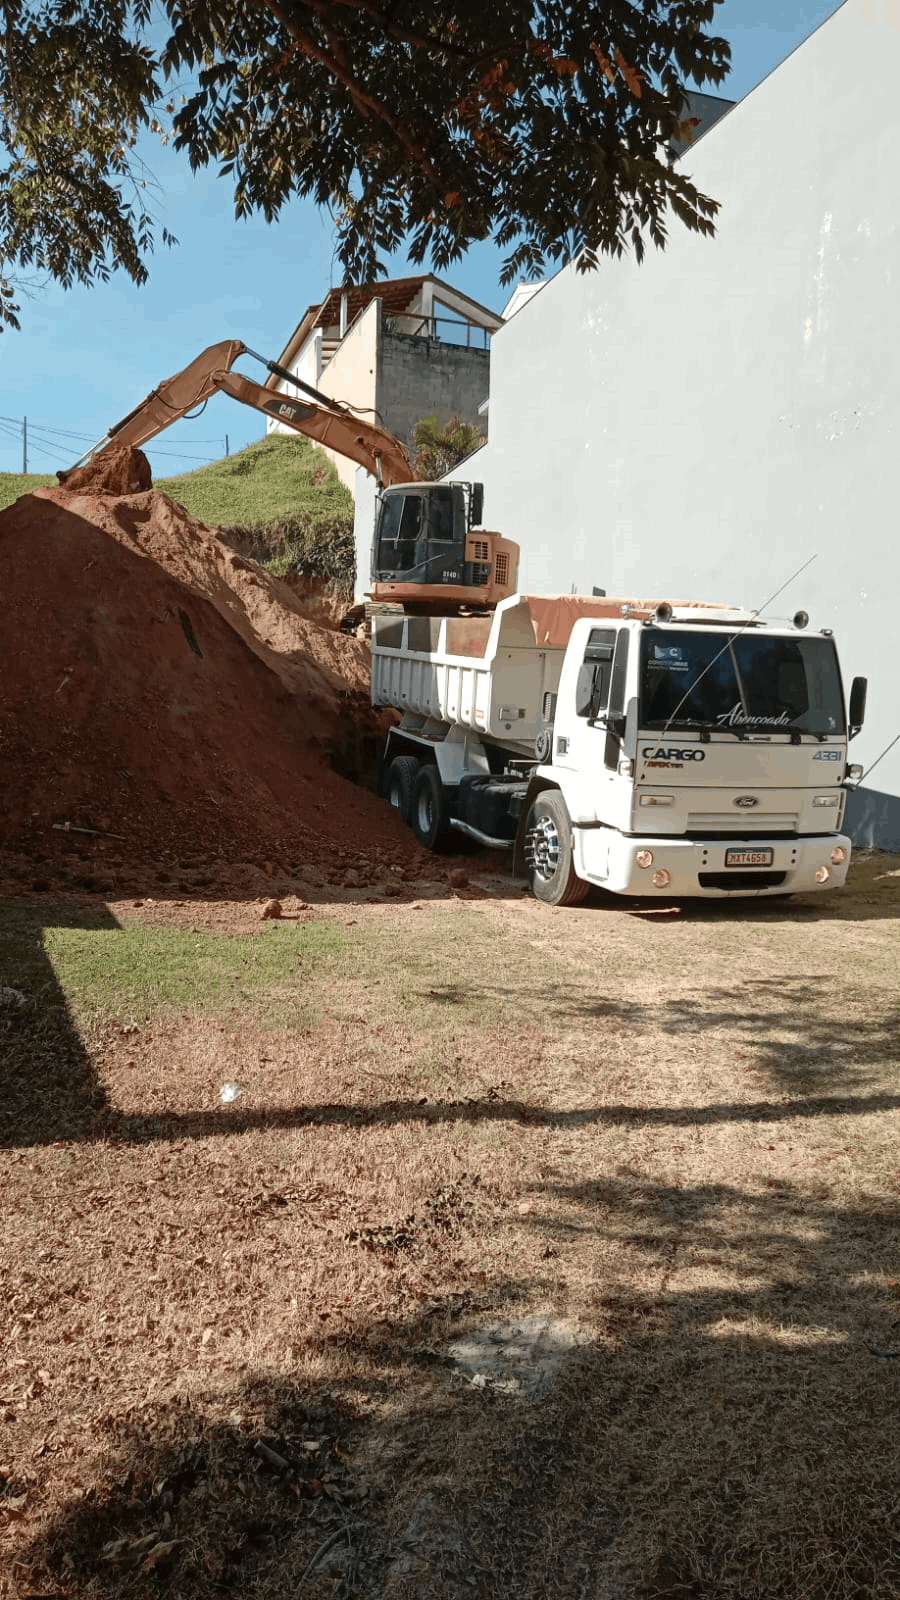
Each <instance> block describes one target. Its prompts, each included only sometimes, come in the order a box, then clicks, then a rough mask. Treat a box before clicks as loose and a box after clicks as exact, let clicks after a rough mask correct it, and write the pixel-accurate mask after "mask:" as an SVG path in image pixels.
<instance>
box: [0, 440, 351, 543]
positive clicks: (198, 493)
mask: <svg viewBox="0 0 900 1600" xmlns="http://www.w3.org/2000/svg"><path fill="white" fill-rule="evenodd" d="M46 484H50V485H52V486H53V487H55V486H56V477H55V476H54V475H52V474H46V473H38V472H28V473H23V472H3V473H0V511H2V510H5V508H6V507H7V506H11V505H12V504H13V502H14V501H15V500H18V499H19V497H20V496H21V495H23V494H30V493H31V491H32V490H33V489H37V488H38V487H39V486H43V485H46ZM156 487H157V488H158V489H162V490H163V491H164V493H165V494H168V495H171V497H172V499H173V500H177V501H178V503H179V505H182V506H184V508H185V510H186V511H189V512H190V514H191V516H192V517H196V518H197V519H198V521H200V522H211V523H212V524H213V525H214V526H225V527H228V526H231V527H233V526H235V525H238V524H242V523H260V522H276V521H278V520H279V519H280V518H283V517H292V516H296V515H298V514H299V513H302V512H305V511H308V512H315V513H316V515H337V514H339V513H341V512H343V513H345V514H347V515H349V514H351V513H352V510H353V498H352V496H351V494H350V493H349V491H348V490H347V489H345V488H344V486H343V484H342V483H341V481H340V479H339V477H338V475H337V473H336V472H335V470H334V467H333V466H332V464H331V462H330V461H329V459H328V457H327V456H326V455H324V454H323V452H322V451H321V450H317V449H315V447H314V446H313V445H312V444H311V443H310V441H309V440H308V439H304V438H303V437H302V436H301V435H300V434H298V435H297V436H296V437H295V438H291V437H290V436H288V435H286V434H269V435H267V436H266V438H264V439H260V440H258V441H257V443H256V444H251V445H248V446H247V448H246V450H241V451H240V452H239V453H238V454H237V455H234V456H228V457H226V459H225V460H224V461H214V462H213V463H212V465H211V466H208V467H200V469H199V470H198V471H197V472H186V473H184V474H183V475H182V476H181V477H179V478H158V479H156Z"/></svg>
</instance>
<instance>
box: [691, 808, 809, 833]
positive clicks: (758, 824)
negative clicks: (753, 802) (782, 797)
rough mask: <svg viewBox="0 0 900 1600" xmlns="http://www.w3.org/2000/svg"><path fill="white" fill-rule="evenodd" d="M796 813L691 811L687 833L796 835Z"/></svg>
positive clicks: (797, 818)
mask: <svg viewBox="0 0 900 1600" xmlns="http://www.w3.org/2000/svg"><path fill="white" fill-rule="evenodd" d="M799 820H800V819H799V816H798V813H797V812H796V811H762V812H754V811H738V810H734V811H691V812H690V813H689V814H688V819H687V831H688V833H693V834H697V833H700V834H703V833H707V834H708V833H738V834H742V835H743V834H748V833H781V834H788V833H796V832H797V825H798V822H799Z"/></svg>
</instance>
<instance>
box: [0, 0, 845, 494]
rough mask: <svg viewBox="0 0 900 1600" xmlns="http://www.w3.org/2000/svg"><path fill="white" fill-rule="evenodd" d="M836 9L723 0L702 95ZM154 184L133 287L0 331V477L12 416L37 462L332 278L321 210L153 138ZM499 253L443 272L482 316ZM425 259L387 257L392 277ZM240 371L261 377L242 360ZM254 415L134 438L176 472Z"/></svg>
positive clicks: (275, 334)
mask: <svg viewBox="0 0 900 1600" xmlns="http://www.w3.org/2000/svg"><path fill="white" fill-rule="evenodd" d="M837 8H838V0H724V4H723V5H722V6H721V8H720V10H719V13H718V16H717V20H716V24H715V26H716V31H717V32H719V33H721V34H723V35H724V37H725V38H727V39H728V40H729V42H730V44H731V48H732V71H731V76H730V78H729V79H728V80H727V81H726V83H724V84H723V85H722V86H721V89H720V90H719V91H718V92H719V93H721V94H722V95H724V96H725V97H726V98H728V99H732V100H740V99H742V98H743V97H744V96H745V95H746V94H748V93H749V92H750V90H751V89H753V88H754V87H755V85H756V84H757V83H759V82H760V80H761V79H762V78H764V77H765V76H766V75H767V73H769V72H771V71H772V70H773V69H774V68H775V67H776V66H778V64H779V62H781V61H783V60H784V58H785V56H787V55H789V54H790V52H791V51H792V50H794V49H795V48H796V47H797V46H798V45H799V44H801V43H802V42H803V40H804V39H805V38H807V37H808V35H809V34H810V33H812V32H813V30H814V29H815V28H816V27H818V26H819V24H820V23H821V22H823V21H824V20H825V19H826V17H829V16H830V15H831V14H832V13H833V12H834V11H835V10H837ZM148 159H150V162H151V166H152V171H153V174H154V176H155V179H156V181H157V184H158V186H159V187H158V193H157V195H156V199H155V202H154V205H153V209H154V211H155V214H156V215H157V217H158V219H159V222H160V224H162V225H164V226H165V227H167V228H168V229H169V230H170V231H171V232H172V233H174V234H175V235H176V237H177V238H178V240H179V244H178V245H177V246H176V247H175V248H173V249H171V250H168V249H165V248H164V247H162V246H160V247H159V249H158V252H157V254H156V255H155V256H154V257H153V258H152V260H151V262H150V281H149V283H148V284H147V285H146V286H145V287H144V288H143V289H137V288H135V287H134V285H133V284H131V283H130V282H129V281H128V279H126V278H125V276H124V275H123V274H121V273H120V274H118V275H116V276H115V277H114V278H112V279H111V280H110V282H109V283H108V284H105V285H99V286H98V287H96V288H93V289H81V288H76V289H72V290H68V291H65V290H62V289H60V288H59V287H57V286H56V285H53V284H50V285H46V286H44V287H40V286H35V288H34V290H33V291H32V293H31V295H30V296H28V297H25V298H22V299H21V312H20V320H21V323H22V331H21V332H20V333H13V332H9V331H6V332H4V333H2V334H0V472H21V470H22V420H23V418H25V417H27V419H28V469H29V471H31V472H46V473H52V472H55V471H56V470H57V468H59V467H66V466H69V465H71V464H72V462H73V461H74V460H76V459H77V457H78V456H79V455H80V454H81V453H82V451H83V450H85V449H87V448H88V446H89V445H91V444H93V443H96V442H97V440H99V439H100V438H101V437H102V436H103V434H104V433H105V432H106V429H107V428H108V427H109V426H110V425H111V424H112V423H114V422H116V421H118V420H119V418H121V417H123V416H124V415H125V413H126V412H127V411H129V410H130V409H131V408H132V406H134V405H136V404H137V403H138V401H140V400H142V399H143V397H144V396H145V395H146V394H147V393H148V392H149V390H150V389H152V388H153V387H154V386H155V385H156V384H157V383H159V382H160V381H161V380H162V379H163V378H167V377H170V376H171V375H172V373H174V372H177V371H178V370H179V369H180V368H181V367H183V366H186V365H187V363H188V362H189V361H191V360H192V359H193V358H194V356H196V355H198V354H199V352H200V351H201V350H202V349H204V348H205V346H206V345H208V344H214V343H216V342H217V341H218V340H220V339H228V338H237V339H241V340H243V342H244V344H246V345H248V346H249V347H250V348H251V349H253V350H257V351H259V352H260V353H261V354H263V355H266V356H269V357H272V358H277V356H278V355H279V353H280V351H281V350H282V349H283V347H284V345H285V344H286V342H287V339H288V337H289V336H290V334H291V332H292V331H293V329H294V327H295V326H296V324H297V322H298V321H299V319H300V317H301V316H302V314H303V312H304V311H305V310H306V307H307V306H308V305H312V304H316V303H318V302H319V301H320V300H322V299H323V298H324V296H325V295H326V293H327V292H328V289H329V287H330V286H331V285H332V284H333V283H337V282H339V280H340V274H339V270H338V268H337V265H336V263H335V262H334V260H333V244H334V233H333V229H332V227H331V224H330V221H329V219H328V218H327V217H325V216H324V215H323V214H322V213H320V212H319V211H318V210H317V209H316V207H315V206H314V205H312V204H311V203H308V202H302V203H301V202H294V203H293V204H292V205H291V206H289V207H288V208H287V209H286V210H285V211H284V212H283V213H282V216H281V219H280V220H279V222H278V223H276V224H275V225H274V226H268V225H266V223H264V222H263V221H262V220H259V219H251V220H249V221H241V222H237V221H235V219H234V215H233V206H232V201H231V198H230V192H229V188H228V180H227V179H222V178H217V177H216V176H215V175H214V173H212V172H206V173H201V174H196V175H195V174H192V173H191V171H190V168H189V166H188V163H187V159H186V157H182V156H178V155H176V154H175V153H174V152H172V151H170V150H164V149H162V148H161V147H159V146H158V145H156V144H153V146H152V149H151V150H150V153H149V157H148ZM500 265H501V253H500V252H499V251H497V250H495V249H494V248H493V247H492V246H490V245H481V246H478V247H477V248H475V249H473V250H472V251H470V252H469V254H468V255H467V256H466V257H465V258H464V259H463V261H461V262H460V263H459V264H458V265H457V266H456V267H454V268H453V270H452V271H451V272H449V273H447V274H445V275H444V276H446V277H447V278H448V279H449V281H451V282H452V283H453V284H454V286H455V287H456V288H458V289H460V290H462V291H463V292H465V293H466V294H468V295H471V296H472V298H473V299H475V300H478V301H480V302H481V303H482V304H483V305H486V306H488V307H489V308H490V309H491V310H493V311H498V312H499V311H502V309H503V306H504V304H505V303H506V301H507V299H508V298H509V294H510V292H511V291H510V289H508V288H501V287H500V284H499V281H498V279H499V272H500ZM423 270H427V267H425V268H423V267H409V266H408V264H407V262H406V260H405V258H402V257H400V258H397V259H396V260H395V261H394V262H393V263H392V265H391V275H392V276H396V277H399V276H402V275H404V274H405V273H406V272H407V271H413V272H420V271H423ZM241 366H242V370H244V371H247V372H248V373H250V374H252V375H254V376H259V377H260V378H262V376H263V369H262V368H260V367H257V366H256V364H255V363H248V362H247V361H246V360H244V361H243V362H242V363H241ZM264 432H265V422H264V419H263V418H262V417H261V416H260V415H259V414H258V413H256V412H255V411H252V410H250V409H248V408H247V407H246V406H241V405H238V404H236V403H235V402H234V401H232V400H228V399H227V398H226V397H224V396H217V397H216V398H214V399H213V400H211V401H210V403H209V405H208V406H207V408H206V410H205V411H204V413H203V415H202V416H201V417H199V418H197V419H196V420H195V421H192V422H187V421H182V422H180V423H178V424H176V425H175V426H174V427H172V428H169V429H167V430H166V432H165V433H163V434H161V435H160V436H159V438H158V440H157V441H154V443H153V444H152V445H150V446H149V447H148V448H147V452H146V453H147V455H148V457H149V459H150V463H151V467H152V470H153V473H154V476H155V477H168V476H170V475H174V474H177V473H181V472H189V471H191V470H193V469H195V468H196V467H199V466H201V465H203V464H204V462H207V461H213V460H217V459H218V458H219V457H221V456H222V455H224V454H225V448H226V438H227V440H228V448H229V450H230V451H231V453H232V454H233V453H234V452H235V451H236V450H240V449H242V448H243V447H244V445H246V444H249V443H251V441H252V440H254V439H259V438H261V437H262V435H263V433H264Z"/></svg>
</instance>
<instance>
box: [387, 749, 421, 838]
mask: <svg viewBox="0 0 900 1600" xmlns="http://www.w3.org/2000/svg"><path fill="white" fill-rule="evenodd" d="M419 765H420V763H419V762H418V761H417V760H416V758H415V756H395V758H394V760H393V761H392V762H391V764H390V766H389V767H388V772H387V781H386V782H385V786H384V797H385V799H386V800H387V801H388V803H389V805H392V806H393V807H394V810H395V811H399V813H400V816H401V817H402V819H403V821H404V822H406V823H410V822H412V814H413V790H414V789H415V786H416V778H417V777H418V775H419Z"/></svg>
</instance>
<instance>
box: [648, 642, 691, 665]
mask: <svg viewBox="0 0 900 1600" xmlns="http://www.w3.org/2000/svg"><path fill="white" fill-rule="evenodd" d="M647 665H648V666H649V667H651V668H653V667H667V668H668V670H669V672H687V669H688V662H687V661H686V660H685V651H684V645H682V644H656V643H655V642H654V645H653V660H652V661H649V662H648V663H647Z"/></svg>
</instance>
